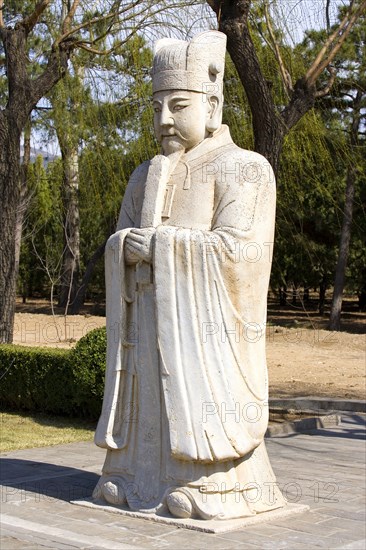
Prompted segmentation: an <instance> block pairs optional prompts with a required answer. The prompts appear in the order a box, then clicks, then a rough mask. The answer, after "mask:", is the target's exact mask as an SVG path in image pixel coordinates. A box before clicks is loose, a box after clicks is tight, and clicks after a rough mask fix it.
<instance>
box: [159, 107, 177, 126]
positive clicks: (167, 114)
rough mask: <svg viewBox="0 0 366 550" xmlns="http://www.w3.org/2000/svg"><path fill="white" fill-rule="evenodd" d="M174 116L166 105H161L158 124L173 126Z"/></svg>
mask: <svg viewBox="0 0 366 550" xmlns="http://www.w3.org/2000/svg"><path fill="white" fill-rule="evenodd" d="M173 124H174V118H173V115H172V113H171V111H170V110H169V109H168V108H167V107H163V109H162V111H161V116H160V125H161V126H173Z"/></svg>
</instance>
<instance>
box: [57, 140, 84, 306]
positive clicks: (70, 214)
mask: <svg viewBox="0 0 366 550" xmlns="http://www.w3.org/2000/svg"><path fill="white" fill-rule="evenodd" d="M62 161H63V166H64V189H63V191H64V254H63V261H62V275H61V287H60V294H59V306H61V307H63V308H65V310H67V308H68V305H69V304H72V303H73V301H74V299H75V297H76V292H77V288H78V281H79V272H80V217H79V156H78V151H77V148H74V147H72V148H68V147H64V148H63V149H62Z"/></svg>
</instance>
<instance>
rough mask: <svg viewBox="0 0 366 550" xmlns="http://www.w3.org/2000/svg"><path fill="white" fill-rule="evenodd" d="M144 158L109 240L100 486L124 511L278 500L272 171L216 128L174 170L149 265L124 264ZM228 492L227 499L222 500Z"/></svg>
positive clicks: (238, 510)
mask: <svg viewBox="0 0 366 550" xmlns="http://www.w3.org/2000/svg"><path fill="white" fill-rule="evenodd" d="M148 170H149V162H146V163H143V164H142V165H141V166H140V167H138V168H137V169H136V170H135V172H134V173H133V175H132V176H131V179H130V181H129V184H128V187H127V190H126V193H125V197H124V200H123V204H122V208H121V213H120V218H119V223H118V231H117V233H115V234H114V235H113V236H112V237H111V238H110V240H109V242H108V244H107V248H106V288H107V331H108V351H107V372H106V389H105V396H104V402H103V410H102V414H101V418H100V420H99V424H98V428H97V431H96V436H95V441H96V443H97V445H99V446H101V447H105V448H107V449H108V451H107V457H106V461H105V465H104V469H103V475H102V478H101V480H100V482H99V484H98V487H97V490H96V492H95V494H96V496H98V495H99V496H100V494H101V487H102V486H103V483H106V482H107V481H108V480H111V479H113V480H115V479H119V480H120V483H122V485H123V487H124V492H125V493H126V496H127V504H128V506H129V507H130V508H132V509H134V510H145V511H157V510H159V507H161V506H163V505H164V501H165V498H166V495H167V494H168V493H169V492H171V491H173V490H177V489H178V490H179V491H181V492H183V493H185V494H186V495H187V496H188V497H189V499H190V500H191V501H192V504H193V506H194V508H195V512H196V514H197V515H198V516H199V517H202V518H213V517H216V518H229V517H231V518H232V517H240V516H245V515H251V514H254V513H257V512H262V511H264V510H268V509H271V508H276V507H279V506H282V505H283V504H284V501H283V498H282V496H281V494H280V492H279V491H278V489H277V487H276V485H275V478H274V475H273V472H272V469H271V467H270V464H269V461H268V457H267V454H266V451H265V447H264V443H263V438H264V434H265V431H266V427H267V423H268V383H267V368H266V357H265V327H266V300H267V290H268V282H269V276H270V268H271V259H272V245H273V234H274V218H275V180H274V176H273V172H272V170H271V168H270V165H269V163H268V162H267V161H266V160H265V159H264V158H263V157H261V156H260V155H258V154H256V153H253V152H250V151H245V150H242V149H240V148H239V147H237V146H236V145H235V144H234V143H233V142H232V140H231V137H230V134H229V130H228V128H227V127H226V126H222V127H221V129H220V130H219V131H218V132H216V133H215V134H214V135H213V136H212V137H209V138H207V139H205V140H204V141H203V142H202V143H201V144H199V145H198V146H196V147H195V148H193V149H192V150H190V151H188V152H187V153H186V154H184V155H183V156H182V157H181V159H180V161H179V162H178V164H177V166H176V167H175V170H174V171H173V173H172V174H171V177H170V180H169V182H168V185H167V188H166V200H165V206H164V210H163V213H162V214H163V215H162V218H161V224H160V225H158V227H157V228H156V233H155V237H154V253H153V259H152V263H151V264H148V263H146V262H139V263H138V264H137V265H136V266H128V265H126V263H125V260H124V252H123V245H124V239H125V237H126V235H127V234H128V232H129V231H130V229H131V228H133V227H140V224H141V212H142V208H143V204H144V191H145V187H146V182H147V178H148ZM224 497H225V498H224Z"/></svg>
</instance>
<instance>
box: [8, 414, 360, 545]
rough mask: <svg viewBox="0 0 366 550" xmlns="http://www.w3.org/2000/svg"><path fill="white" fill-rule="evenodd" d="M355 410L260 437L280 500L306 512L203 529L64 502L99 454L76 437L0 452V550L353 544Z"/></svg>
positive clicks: (99, 460) (76, 494)
mask: <svg viewBox="0 0 366 550" xmlns="http://www.w3.org/2000/svg"><path fill="white" fill-rule="evenodd" d="M364 436H365V416H364V415H362V414H350V415H343V416H342V423H341V424H340V425H339V426H337V427H335V428H327V429H320V430H317V431H315V432H313V433H311V434H291V435H286V436H278V437H275V438H271V439H269V440H268V441H267V448H268V452H269V455H270V458H271V462H272V466H273V468H274V470H275V472H276V474H277V480H278V482H279V485H280V487H281V488H282V490H283V491H284V493H285V496H286V497H287V499H288V500H289V501H290V502H299V503H302V504H309V505H310V511H309V512H306V513H304V514H301V515H297V516H293V517H290V518H287V519H284V520H281V521H278V520H277V521H272V522H271V523H267V524H261V525H257V526H255V527H248V528H246V529H245V530H241V531H234V532H230V533H224V534H220V535H212V534H205V533H199V532H194V531H188V530H186V529H179V528H176V527H172V526H167V525H161V524H158V523H153V522H150V521H146V520H141V519H133V518H127V517H122V516H119V515H116V514H113V513H110V512H100V511H95V510H90V509H87V508H81V507H78V506H75V505H72V504H70V500H74V499H79V498H85V497H87V496H89V495H90V493H91V491H92V489H93V487H94V485H95V484H96V482H97V480H98V475H99V472H100V469H101V466H102V464H103V460H104V454H105V452H104V451H103V450H101V449H98V448H97V447H95V446H94V445H93V444H92V443H77V444H70V445H62V446H57V447H46V448H38V449H30V450H24V451H16V452H11V453H6V454H3V455H2V456H1V459H2V460H1V476H2V483H3V485H2V498H1V513H2V528H1V535H2V539H1V545H0V546H1V550H20V549H21V550H23V549H24V550H31V549H32V550H33V549H49V548H58V549H65V550H66V549H73V548H75V549H96V550H98V549H116V550H119V549H121V550H122V549H128V548H130V549H137V548H159V549H165V548H174V549H178V550H180V549H182V550H183V549H202V548H206V547H209V548H210V550H211V549H212V550H214V549H225V550H229V549H231V548H235V549H241V548H243V549H245V548H248V549H251V548H261V549H267V548H274V549H277V550H278V549H281V550H282V549H291V550H292V549H297V548H299V549H301V548H307V549H309V548H310V549H311V548H327V549H338V548H343V549H355V550H356V549H360V550H361V549H362V550H364V549H365V548H366V540H365V537H366V534H365V457H366V447H365V437H364Z"/></svg>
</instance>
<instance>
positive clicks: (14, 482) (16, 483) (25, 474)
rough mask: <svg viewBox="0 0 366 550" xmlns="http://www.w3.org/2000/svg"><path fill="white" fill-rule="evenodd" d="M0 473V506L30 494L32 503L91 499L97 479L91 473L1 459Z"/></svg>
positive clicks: (38, 463)
mask: <svg viewBox="0 0 366 550" xmlns="http://www.w3.org/2000/svg"><path fill="white" fill-rule="evenodd" d="M0 472H1V476H0V481H1V484H2V485H4V487H3V488H2V499H1V500H2V502H6V501H7V500H8V499H9V498H15V499H17V500H18V499H19V500H22V499H26V498H27V493H33V494H34V498H35V500H37V499H39V500H44V499H47V498H49V499H50V500H51V499H53V498H56V499H60V500H65V501H68V502H69V501H70V500H77V499H82V498H86V497H90V496H91V494H92V492H93V489H94V487H95V486H96V484H97V482H98V479H99V475H98V474H95V473H93V472H86V471H83V470H79V469H77V468H69V467H65V466H57V465H55V464H49V463H46V462H34V461H31V460H20V459H15V458H2V459H1V460H0Z"/></svg>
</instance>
